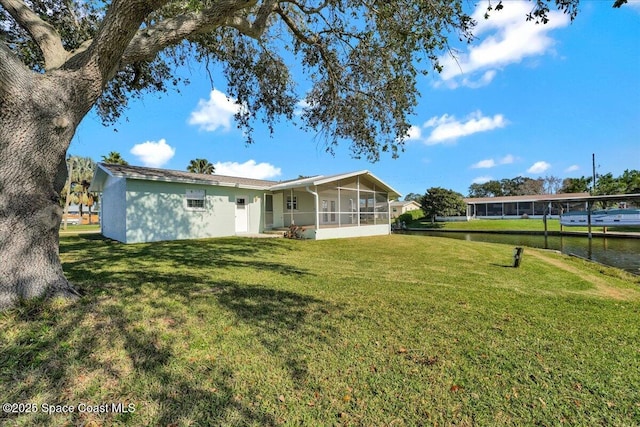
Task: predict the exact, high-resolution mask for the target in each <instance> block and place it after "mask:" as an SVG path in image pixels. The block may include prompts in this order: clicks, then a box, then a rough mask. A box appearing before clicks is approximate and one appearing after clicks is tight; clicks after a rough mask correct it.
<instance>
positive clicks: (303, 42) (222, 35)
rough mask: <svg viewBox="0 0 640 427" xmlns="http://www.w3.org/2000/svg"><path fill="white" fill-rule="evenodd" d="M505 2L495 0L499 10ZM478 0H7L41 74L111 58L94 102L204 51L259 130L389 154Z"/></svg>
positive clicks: (14, 34) (6, 14) (138, 87)
mask: <svg viewBox="0 0 640 427" xmlns="http://www.w3.org/2000/svg"><path fill="white" fill-rule="evenodd" d="M578 2H579V0H563V1H555V2H553V1H552V0H535V1H533V2H532V9H531V14H530V16H529V18H530V19H534V20H536V22H542V23H544V22H546V21H547V15H548V14H549V8H550V6H549V5H550V4H552V5H553V6H551V7H557V8H558V9H560V10H563V11H564V12H566V13H569V14H570V15H571V16H572V17H573V16H575V13H576V11H577V5H578ZM503 7H507V6H505V5H504V4H503V3H502V2H499V3H498V4H497V5H496V4H495V3H494V4H492V3H491V2H487V10H488V12H489V11H491V13H498V12H497V11H498V10H500V9H502V8H503ZM468 8H469V5H468V4H467V3H466V2H465V1H463V0H398V1H395V2H388V1H383V0H298V1H275V0H250V1H246V0H220V1H212V0H206V1H191V0H189V1H186V0H183V1H177V0H173V1H168V0H153V1H129V2H124V1H117V0H116V1H109V2H101V1H95V0H93V1H80V0H69V1H64V2H63V1H55V0H30V1H29V2H24V3H23V1H22V0H0V37H1V38H2V39H3V40H4V41H5V43H6V44H7V46H8V47H9V49H10V50H11V52H12V53H13V54H14V55H16V56H17V57H18V58H19V59H20V60H21V61H22V62H23V63H24V64H25V65H26V66H27V67H29V68H30V69H32V70H34V71H35V72H38V73H43V74H45V75H46V74H49V73H55V72H57V71H58V70H65V71H69V72H76V71H80V70H83V69H86V67H89V66H91V67H92V66H97V67H98V68H99V71H100V75H101V77H100V78H101V82H100V85H101V89H100V92H99V93H98V95H99V97H97V98H96V99H95V100H93V101H92V103H91V104H90V105H94V104H95V107H96V111H97V112H98V114H99V115H100V116H101V117H102V118H103V120H104V121H105V123H115V122H116V121H117V120H118V118H119V117H120V115H121V114H122V112H123V110H124V109H125V108H126V106H127V103H128V100H129V99H131V98H135V97H140V96H143V95H144V94H145V93H149V92H163V91H166V90H168V89H169V88H171V87H176V88H179V87H180V85H181V84H182V83H186V81H183V80H182V79H181V77H180V76H179V73H177V72H176V71H177V69H178V68H179V67H181V66H183V65H185V64H187V63H188V62H189V61H190V60H193V59H195V60H198V61H204V62H205V63H207V64H208V65H210V66H219V67H220V68H221V69H222V70H223V73H224V76H225V78H226V84H227V88H228V95H229V96H231V97H233V98H234V99H236V101H237V103H238V104H239V105H240V106H241V107H242V108H240V109H239V110H238V113H237V114H236V119H237V122H238V125H239V127H241V128H242V129H243V130H244V133H245V135H246V138H247V141H248V142H252V141H253V136H252V130H253V123H255V121H256V120H262V121H263V122H264V123H266V124H267V126H268V127H269V128H270V129H271V130H272V131H273V129H274V125H275V124H276V123H277V121H278V120H281V119H284V120H293V119H296V121H297V122H298V124H299V125H300V126H301V127H302V128H304V129H308V130H311V131H313V132H315V133H318V134H320V135H321V136H322V137H323V139H324V141H325V142H326V145H325V147H326V149H327V151H330V152H333V150H334V148H335V147H336V145H337V144H339V143H340V142H343V141H347V142H348V143H350V144H351V151H352V154H353V155H354V156H355V157H364V158H367V159H368V160H370V161H376V160H378V159H379V158H380V153H381V152H389V153H390V154H391V155H392V156H397V155H398V152H399V151H401V150H402V149H403V144H404V140H405V139H406V137H407V132H408V130H409V126H410V125H409V122H408V118H409V117H410V116H411V115H412V113H413V112H414V109H415V107H416V104H417V99H418V97H419V95H420V94H419V92H418V89H417V83H418V78H419V76H421V75H424V74H426V73H429V72H431V71H434V70H435V71H440V70H441V69H442V68H441V64H440V63H439V61H438V58H439V57H440V55H442V54H443V53H444V52H447V51H449V50H450V48H449V39H450V38H452V37H457V38H459V39H460V40H463V41H470V40H472V38H473V35H472V31H473V28H474V25H475V22H474V21H473V19H472V18H471V16H470V11H469V10H467V9H468ZM525 18H526V17H523V19H525ZM0 73H2V70H0ZM299 74H302V75H303V76H304V79H305V81H306V82H308V84H303V85H301V84H299V82H300V80H299V78H298V75H299ZM294 76H295V77H294ZM296 109H300V110H301V114H299V115H297V114H296Z"/></svg>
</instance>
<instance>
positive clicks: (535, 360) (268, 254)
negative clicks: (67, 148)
mask: <svg viewBox="0 0 640 427" xmlns="http://www.w3.org/2000/svg"><path fill="white" fill-rule="evenodd" d="M512 249H513V248H512V247H511V246H508V245H498V244H489V243H474V242H466V241H459V240H454V239H446V238H436V237H420V236H408V235H392V236H384V237H374V238H361V239H343V240H330V241H292V240H285V239H247V238H224V239H210V240H198V241H188V242H184V241H183V242H164V243H155V244H139V245H123V244H119V243H116V242H113V241H108V240H103V239H101V238H100V237H99V236H98V235H77V236H69V237H61V258H62V261H63V266H64V270H65V272H66V274H67V276H68V277H69V279H70V280H71V281H73V282H74V283H76V284H77V285H78V288H79V289H80V290H81V291H82V292H83V293H84V294H85V296H84V297H82V298H81V299H80V300H78V301H75V302H62V301H54V302H51V303H46V304H44V305H38V304H34V303H27V304H25V305H23V306H21V307H20V308H18V309H15V310H12V311H9V312H6V313H2V314H0V397H1V398H2V399H0V400H2V401H3V402H16V403H17V402H22V403H32V404H35V405H37V406H36V408H38V410H39V411H38V412H37V413H35V414H33V413H31V414H24V415H21V416H15V415H8V414H5V413H0V424H2V425H11V426H12V425H18V426H32V425H51V426H59V425H81V424H82V425H103V426H107V425H109V426H110V425H131V426H140V425H149V426H168V425H171V426H205V425H255V426H264V425H280V424H284V425H314V426H315V425H363V426H374V425H375V426H382V425H396V426H402V425H405V426H415V425H446V426H449V425H458V426H471V425H479V426H494V425H510V426H511V425H513V426H516V425H517V426H520V425H561V424H562V425H612V426H616V425H617V426H629V425H638V424H640V344H639V340H638V337H640V322H639V321H638V318H639V317H640V292H639V288H638V286H639V285H640V279H639V278H637V277H634V276H631V275H628V274H626V273H624V272H622V271H620V270H616V269H612V268H606V267H602V266H598V265H595V264H590V263H587V262H585V261H582V260H580V259H576V258H569V257H565V256H562V255H559V254H556V253H552V252H547V251H538V250H534V249H528V248H527V249H526V250H525V254H524V260H523V263H522V265H521V267H520V268H518V269H515V268H512V267H509V265H510V264H511V262H512V259H511V257H512ZM80 403H83V404H88V405H101V404H112V403H115V404H119V403H122V404H124V405H128V404H133V406H132V408H134V409H135V411H134V412H132V413H131V412H129V413H114V412H111V411H110V412H99V410H100V409H103V410H104V409H105V408H104V407H103V408H100V407H98V408H95V409H97V410H98V413H96V412H86V411H84V412H78V408H79V407H78V406H77V405H78V404H80ZM43 404H49V405H51V404H56V405H73V407H74V408H75V409H76V412H74V413H70V414H64V413H60V414H53V415H47V414H44V413H43V412H42V405H43ZM125 407H127V406H125ZM82 408H85V407H82ZM109 408H110V407H109ZM127 408H128V407H127ZM60 409H62V408H60ZM90 423H93V424H90Z"/></svg>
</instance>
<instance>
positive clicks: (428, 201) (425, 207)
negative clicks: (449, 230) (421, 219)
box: [420, 187, 467, 222]
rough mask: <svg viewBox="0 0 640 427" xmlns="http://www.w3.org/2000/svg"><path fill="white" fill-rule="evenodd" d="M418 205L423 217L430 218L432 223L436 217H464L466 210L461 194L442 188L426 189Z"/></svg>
mask: <svg viewBox="0 0 640 427" xmlns="http://www.w3.org/2000/svg"><path fill="white" fill-rule="evenodd" d="M420 205H421V207H422V211H423V212H424V215H425V216H426V217H427V218H431V222H434V221H435V220H436V217H437V216H458V215H464V214H465V212H466V210H467V204H466V203H465V201H464V199H463V197H462V194H460V193H458V192H455V191H453V190H448V189H446V188H442V187H431V188H429V189H427V191H426V192H425V194H424V196H422V199H421V200H420Z"/></svg>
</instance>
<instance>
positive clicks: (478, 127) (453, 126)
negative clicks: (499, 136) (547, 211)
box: [423, 111, 507, 145]
mask: <svg viewBox="0 0 640 427" xmlns="http://www.w3.org/2000/svg"><path fill="white" fill-rule="evenodd" d="M506 125H507V120H505V118H504V116H503V115H502V114H496V115H495V116H493V117H486V116H483V115H482V113H481V112H480V111H476V112H474V113H472V114H470V115H469V116H467V117H466V118H465V119H463V120H457V119H456V118H455V117H454V116H449V115H448V114H444V115H443V116H441V117H432V118H431V119H429V120H428V121H427V122H426V123H425V124H424V125H423V127H425V128H431V127H432V128H433V130H432V131H431V133H430V134H429V137H428V138H427V139H426V140H425V143H426V144H428V145H433V144H439V143H442V142H447V141H454V140H456V139H457V138H460V137H463V136H469V135H472V134H474V133H478V132H486V131H489V130H493V129H497V128H502V127H505V126H506Z"/></svg>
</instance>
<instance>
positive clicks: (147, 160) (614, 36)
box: [69, 0, 640, 195]
mask: <svg viewBox="0 0 640 427" xmlns="http://www.w3.org/2000/svg"><path fill="white" fill-rule="evenodd" d="M612 3H613V1H612V0H582V1H581V3H580V5H581V6H580V13H579V15H578V17H577V18H576V20H575V21H574V22H570V21H569V19H568V18H567V17H566V16H564V15H562V14H559V13H556V12H554V13H553V14H552V16H551V22H550V23H549V24H548V25H535V24H533V23H531V22H526V21H525V19H524V16H525V14H526V13H527V12H528V11H529V10H530V8H531V3H529V2H524V3H520V2H518V1H505V2H504V4H505V8H504V9H503V10H502V11H500V12H494V13H493V15H492V16H491V18H490V19H489V20H488V21H487V20H484V19H483V18H482V15H483V14H484V7H486V2H480V3H479V4H480V8H478V9H477V10H476V14H478V15H477V16H478V19H477V20H478V23H479V25H478V27H477V29H476V36H477V40H476V41H475V42H474V43H473V44H471V45H461V46H454V47H456V52H457V54H456V60H453V59H452V58H451V57H450V56H448V55H445V54H443V56H442V62H443V64H444V65H445V70H444V71H443V73H441V74H440V75H438V74H429V75H428V76H426V77H422V78H421V80H420V85H419V87H420V92H421V98H420V102H419V105H418V107H417V109H416V114H415V116H413V117H411V123H412V124H413V127H412V129H411V131H410V133H409V137H408V139H407V141H406V146H405V151H404V152H403V153H401V154H400V158H398V159H392V158H391V156H389V155H386V154H385V153H383V155H382V156H381V160H380V161H379V162H377V163H369V162H367V161H366V160H357V159H353V158H352V157H351V156H350V152H349V147H348V144H343V145H342V146H340V147H339V148H338V149H337V150H336V154H335V156H331V155H329V154H327V153H325V151H324V148H323V140H322V139H321V137H319V136H317V135H315V134H312V133H305V132H303V131H301V130H299V129H297V128H296V127H295V126H293V125H291V124H289V123H287V122H280V123H279V124H278V125H277V128H276V132H275V134H274V135H273V136H270V135H269V132H268V131H267V130H266V129H264V128H263V127H262V126H260V124H259V123H256V126H255V129H256V131H255V134H254V139H255V143H254V144H253V145H250V146H247V145H245V143H244V138H243V134H242V132H241V131H240V130H238V129H237V128H236V126H235V123H234V121H233V117H232V116H233V114H234V111H235V108H236V106H235V105H234V104H233V102H232V101H229V100H228V99H227V97H226V94H225V86H224V82H223V79H222V78H221V77H216V76H214V83H215V87H214V88H212V87H211V82H210V80H209V78H208V76H207V75H206V73H204V72H203V70H202V69H201V68H199V66H198V65H197V64H196V65H193V66H192V67H191V68H190V70H189V71H188V72H187V75H186V76H187V77H188V78H189V79H190V80H191V84H190V85H188V86H186V87H183V88H182V89H181V90H180V92H179V93H175V92H170V93H167V94H163V95H162V96H161V97H158V96H157V95H150V96H147V97H146V98H144V99H142V100H136V101H134V102H132V103H131V108H130V109H129V110H128V111H127V112H126V119H125V118H123V119H122V120H121V121H120V123H118V124H117V125H116V126H115V128H116V129H117V132H115V131H114V128H113V127H104V126H103V125H102V124H101V122H100V119H99V118H98V117H97V116H96V115H95V114H94V113H90V114H89V115H88V116H87V117H86V118H85V120H84V121H83V122H82V123H81V124H80V126H79V128H78V130H77V132H76V135H75V137H74V139H73V141H72V143H71V147H70V149H69V153H70V154H72V155H81V156H90V157H92V158H93V159H94V160H96V161H99V160H100V158H101V156H103V155H106V154H108V153H109V152H110V151H117V152H120V154H121V155H122V156H123V157H124V158H125V159H126V160H127V161H128V162H129V163H130V164H132V165H140V166H153V167H163V168H167V169H178V170H185V169H186V166H187V165H188V164H189V160H191V159H194V158H206V159H208V160H209V161H210V162H211V163H213V164H214V165H215V166H216V172H217V173H220V174H225V175H236V176H247V177H254V178H262V179H272V180H284V179H291V178H296V177H298V175H315V174H333V173H341V172H349V171H355V170H362V169H367V170H369V171H371V172H373V173H374V174H375V175H376V176H378V177H379V178H381V179H382V180H383V181H385V182H386V183H388V184H389V185H391V186H392V187H394V188H395V189H396V190H398V191H399V192H401V193H403V194H407V193H409V192H413V193H424V192H425V190H426V189H427V188H429V187H435V186H439V187H445V188H449V189H453V190H455V191H458V192H460V193H462V194H463V195H466V194H467V192H468V188H469V185H471V184H472V183H474V182H478V183H482V182H486V181H487V180H490V179H502V178H513V177H516V176H519V175H522V176H528V177H531V178H537V177H541V176H542V177H543V176H545V175H553V176H557V177H560V178H565V177H578V176H582V175H585V176H590V175H591V155H592V153H594V154H595V155H596V164H597V171H598V173H608V172H612V173H613V174H614V175H615V176H617V175H619V174H621V173H622V172H623V171H624V170H625V169H640V1H638V0H634V1H633V2H631V3H630V4H628V5H627V6H624V7H622V8H621V9H613V8H612V7H611V4H612ZM300 86H301V87H304V86H303V83H302V82H301V83H300Z"/></svg>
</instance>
